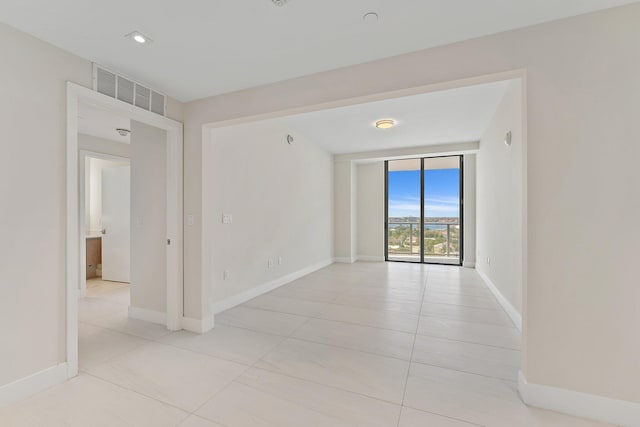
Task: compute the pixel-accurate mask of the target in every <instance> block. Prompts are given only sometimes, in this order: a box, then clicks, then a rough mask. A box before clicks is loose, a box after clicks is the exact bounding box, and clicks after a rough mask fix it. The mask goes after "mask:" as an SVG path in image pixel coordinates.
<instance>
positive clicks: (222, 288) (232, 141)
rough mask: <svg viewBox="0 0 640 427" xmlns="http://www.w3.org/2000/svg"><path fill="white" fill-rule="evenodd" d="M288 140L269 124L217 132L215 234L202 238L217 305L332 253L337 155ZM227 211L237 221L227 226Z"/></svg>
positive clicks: (212, 166)
mask: <svg viewBox="0 0 640 427" xmlns="http://www.w3.org/2000/svg"><path fill="white" fill-rule="evenodd" d="M286 135H287V132H286V131H284V130H282V129H280V128H279V127H277V126H276V125H273V124H270V123H266V122H259V123H253V124H248V125H242V126H237V127H227V128H219V129H214V130H212V142H211V146H210V147H208V148H209V150H208V152H209V155H208V157H207V159H205V160H206V164H207V169H208V171H209V180H207V181H206V182H205V183H204V189H205V199H204V201H205V205H206V211H207V212H208V215H209V218H208V219H210V221H211V222H210V224H211V234H210V235H206V236H203V237H204V238H205V239H206V240H207V241H208V242H211V246H210V247H211V248H212V253H211V254H210V258H208V260H207V263H208V265H210V269H208V270H207V273H206V274H207V283H208V286H211V287H212V292H213V301H212V302H213V303H214V305H215V306H216V307H228V306H229V305H230V304H232V302H233V301H235V300H237V298H241V297H239V294H242V293H251V292H254V291H255V290H256V288H257V287H259V286H260V285H264V284H266V283H268V282H271V281H274V280H277V279H279V278H282V277H283V276H287V275H289V274H292V273H295V272H297V271H299V270H303V269H305V268H308V267H311V266H314V265H317V264H319V263H322V262H325V261H328V260H330V259H331V258H332V256H333V255H332V251H333V238H332V234H333V168H332V157H331V155H329V154H328V153H327V152H325V151H323V150H321V149H320V148H318V147H317V146H315V145H314V144H312V143H310V142H309V141H307V140H305V139H304V138H303V137H302V136H299V135H294V137H295V141H294V142H293V143H292V144H288V143H287V142H286ZM223 213H228V214H231V215H232V218H233V222H232V223H230V224H223V223H222V214H223ZM278 257H282V264H280V265H279V264H278ZM269 259H272V260H273V261H274V265H273V267H272V268H270V269H269V268H268V260H269ZM225 270H227V271H228V272H229V279H228V280H223V271H225ZM216 311H217V309H216Z"/></svg>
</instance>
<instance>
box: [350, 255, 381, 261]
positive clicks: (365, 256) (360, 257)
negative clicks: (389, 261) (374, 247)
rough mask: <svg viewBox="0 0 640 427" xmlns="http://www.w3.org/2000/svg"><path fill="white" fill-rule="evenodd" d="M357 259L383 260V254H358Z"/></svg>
mask: <svg viewBox="0 0 640 427" xmlns="http://www.w3.org/2000/svg"><path fill="white" fill-rule="evenodd" d="M356 260H357V261H366V262H384V261H385V259H384V256H373V255H358V257H357V258H356Z"/></svg>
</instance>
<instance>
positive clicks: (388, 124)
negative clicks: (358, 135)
mask: <svg viewBox="0 0 640 427" xmlns="http://www.w3.org/2000/svg"><path fill="white" fill-rule="evenodd" d="M395 125H396V122H395V121H393V120H391V119H383V120H378V121H377V122H376V127H377V128H378V129H390V128H392V127H394V126H395Z"/></svg>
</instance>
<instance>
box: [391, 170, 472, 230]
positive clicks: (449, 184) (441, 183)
mask: <svg viewBox="0 0 640 427" xmlns="http://www.w3.org/2000/svg"><path fill="white" fill-rule="evenodd" d="M424 180H425V186H424V190H425V191H424V193H425V212H424V214H425V216H426V217H439V216H446V217H454V218H458V217H459V215H460V214H459V211H460V205H459V203H460V201H459V200H458V197H459V193H460V178H459V170H458V169H436V170H426V171H424ZM389 216H390V217H404V216H414V217H420V171H419V170H416V171H390V172H389Z"/></svg>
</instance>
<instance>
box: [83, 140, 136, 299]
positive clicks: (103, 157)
mask: <svg viewBox="0 0 640 427" xmlns="http://www.w3.org/2000/svg"><path fill="white" fill-rule="evenodd" d="M79 165H80V180H79V186H80V191H79V195H80V200H79V204H80V206H81V209H83V215H80V228H81V229H82V230H84V234H83V236H84V238H85V244H84V245H82V244H81V247H80V266H81V270H80V295H81V296H83V297H84V296H87V290H88V288H91V287H92V285H93V287H96V286H107V285H109V284H113V285H114V286H118V284H120V286H121V285H122V284H125V285H127V286H128V284H129V282H130V281H131V268H130V265H131V246H130V242H131V232H130V231H131V230H130V224H131V203H130V201H131V197H130V194H131V161H130V159H129V158H128V157H120V156H114V155H108V154H104V153H99V152H94V151H88V150H81V151H80V162H79ZM103 281H104V282H105V283H102V282H103Z"/></svg>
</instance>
